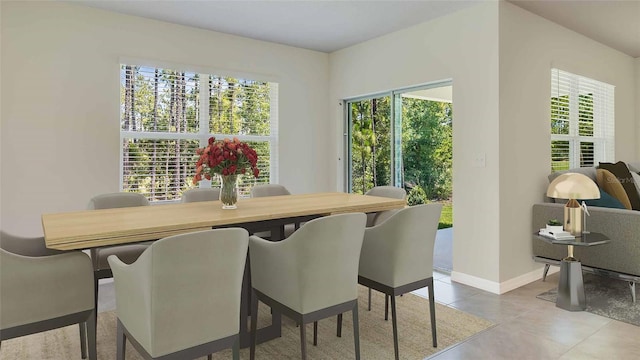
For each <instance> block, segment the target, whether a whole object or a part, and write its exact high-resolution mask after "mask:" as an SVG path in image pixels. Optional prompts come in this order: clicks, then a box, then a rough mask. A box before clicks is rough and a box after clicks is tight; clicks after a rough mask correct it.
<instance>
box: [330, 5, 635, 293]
mask: <svg viewBox="0 0 640 360" xmlns="http://www.w3.org/2000/svg"><path fill="white" fill-rule="evenodd" d="M635 62H636V61H635V60H634V59H633V58H631V57H629V56H627V55H625V54H622V53H620V52H618V51H616V50H613V49H611V48H608V47H606V46H604V45H602V44H599V43H597V42H595V41H593V40H590V39H588V38H586V37H584V36H581V35H579V34H577V33H575V32H573V31H570V30H567V29H565V28H563V27H560V26H558V25H556V24H554V23H552V22H549V21H547V20H544V19H543V18H541V17H538V16H536V15H533V14H531V13H529V12H526V11H524V10H522V9H520V8H518V7H516V6H514V5H512V4H509V3H506V2H495V3H493V2H492V3H485V4H479V5H476V6H475V7H472V8H469V9H465V10H461V11H459V12H457V13H454V14H452V15H449V16H446V17H442V18H439V19H436V20H433V21H430V22H427V23H423V24H420V25H418V26H415V27H412V28H410V29H405V30H402V31H398V32H396V33H393V34H389V35H386V36H383V37H380V38H377V39H374V40H371V41H368V42H365V43H362V44H358V45H356V46H353V47H350V48H348V49H344V50H342V51H339V52H336V53H333V54H331V57H330V74H331V82H330V86H331V91H330V105H331V107H332V109H333V121H332V127H333V129H332V133H333V134H335V135H334V136H335V138H336V139H338V140H339V141H340V142H339V143H338V144H337V145H336V152H335V155H334V156H335V159H337V158H339V157H342V156H343V153H342V151H343V144H342V143H341V141H342V136H341V135H342V132H343V123H342V122H343V113H342V111H343V109H342V108H341V107H340V106H338V105H337V104H338V102H339V101H340V100H341V99H344V98H349V97H354V96H358V95H364V94H369V93H376V92H380V91H384V90H389V89H395V88H400V87H405V86H410V85H416V84H421V83H427V82H433V81H438V80H442V79H453V103H454V113H453V119H454V120H453V124H454V125H453V126H454V130H453V146H454V150H453V192H454V203H453V208H454V224H455V226H454V247H453V257H454V259H453V273H452V279H453V280H454V281H459V282H463V283H467V284H471V285H473V286H476V287H480V288H483V289H485V290H489V291H493V292H496V293H502V292H505V291H509V290H511V289H513V288H515V287H518V286H521V285H523V284H525V283H527V282H529V281H532V280H534V279H535V278H539V277H540V275H541V271H539V267H540V265H537V264H535V263H534V262H533V261H532V260H531V241H532V239H531V206H532V204H534V203H536V202H540V201H542V195H543V194H544V191H545V189H546V184H547V180H546V176H547V175H548V172H549V164H550V151H549V143H550V134H549V132H550V131H549V129H550V125H549V94H550V86H551V85H550V69H551V67H559V68H562V69H565V70H568V71H571V72H574V73H577V74H581V75H584V76H588V77H591V78H594V79H597V80H601V81H604V82H607V83H610V84H613V85H615V86H616V99H615V100H616V107H615V112H616V158H617V159H622V160H635V159H636V158H637V156H636V149H637V148H638V144H637V141H636V134H637V133H638V129H637V127H636V120H635V116H636V115H635V113H636V110H635V105H634V98H637V94H636V90H635V87H636V85H635V84H634V82H635V81H636V80H635V79H636V75H635V72H634V67H635V66H637V65H635ZM639 121H640V119H639ZM477 154H485V155H486V167H484V168H478V167H474V163H473V159H474V157H475V156H476V155H477ZM343 168H344V165H343V163H342V162H341V161H335V164H334V169H335V172H336V176H335V177H334V181H335V187H336V188H337V189H342V186H343V185H342V181H343V176H344V171H343Z"/></svg>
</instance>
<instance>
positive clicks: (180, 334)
mask: <svg viewBox="0 0 640 360" xmlns="http://www.w3.org/2000/svg"><path fill="white" fill-rule="evenodd" d="M248 242H249V233H248V232H247V231H246V230H244V229H240V228H229V229H216V230H206V231H199V232H193V233H187V234H181V235H175V236H170V237H167V238H164V239H161V240H158V241H156V242H155V243H153V244H152V245H151V246H150V247H149V249H147V250H146V251H145V252H144V253H143V254H142V255H141V256H140V258H138V260H137V261H136V262H135V263H133V264H132V265H129V266H130V267H131V270H133V268H135V273H128V274H127V273H122V272H119V268H118V266H114V263H113V261H112V259H113V257H110V258H109V262H110V264H111V268H112V271H113V273H114V279H115V286H116V308H117V312H118V318H119V319H120V321H122V323H123V324H124V326H125V327H126V328H127V329H128V330H129V331H130V332H131V333H132V335H133V336H134V337H135V338H136V339H137V340H138V342H140V344H141V345H142V346H143V347H144V348H145V349H147V351H148V352H149V353H150V354H151V355H152V356H154V357H157V356H161V355H164V354H169V353H172V352H175V351H179V350H183V349H186V348H190V347H192V346H194V344H201V343H206V342H210V341H213V340H217V339H221V338H224V337H227V336H231V335H235V334H238V332H239V326H240V325H239V321H238V318H239V316H240V293H241V287H242V278H243V275H244V267H245V261H246V258H247V249H248ZM124 275H127V276H132V277H137V278H138V279H139V280H140V285H141V286H142V289H139V290H137V289H135V288H134V289H129V288H127V286H126V280H125V281H121V279H120V278H119V277H120V276H124ZM134 287H135V286H134ZM134 296H135V297H138V298H137V299H132V297H134ZM141 301H143V302H141ZM136 305H140V306H136ZM145 314H148V316H145Z"/></svg>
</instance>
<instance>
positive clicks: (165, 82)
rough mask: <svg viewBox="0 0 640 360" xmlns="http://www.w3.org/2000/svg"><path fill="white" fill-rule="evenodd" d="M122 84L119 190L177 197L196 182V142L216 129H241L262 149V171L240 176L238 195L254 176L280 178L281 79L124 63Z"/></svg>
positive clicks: (224, 133) (228, 132) (230, 133)
mask: <svg viewBox="0 0 640 360" xmlns="http://www.w3.org/2000/svg"><path fill="white" fill-rule="evenodd" d="M120 89H121V95H120V123H121V128H120V138H121V149H122V156H121V166H120V179H121V189H122V191H129V192H137V193H142V194H144V195H145V196H147V198H148V199H149V200H150V201H164V200H175V199H179V198H180V197H181V194H182V192H183V191H184V190H186V189H188V188H190V187H192V186H193V185H191V181H192V179H193V176H194V173H195V163H196V161H197V155H196V148H198V147H202V146H205V145H206V144H207V140H208V138H209V137H211V136H215V137H216V139H222V138H224V137H234V136H236V137H238V138H239V139H240V140H241V141H244V142H247V143H248V144H249V145H251V146H252V147H253V148H254V149H255V150H256V152H257V153H258V167H259V168H260V176H259V178H258V179H253V178H252V177H243V178H242V179H241V182H240V191H241V196H243V195H244V196H246V195H248V193H249V190H250V188H251V186H252V185H253V184H255V183H269V182H277V179H276V178H275V176H276V175H277V165H278V159H277V148H278V134H277V125H278V122H277V120H278V117H277V104H278V86H277V84H276V83H271V82H261V81H254V80H248V79H239V78H233V77H225V76H219V75H212V74H203V73H199V72H193V71H192V72H190V71H183V70H169V69H161V68H154V67H146V66H135V65H121V71H120ZM218 182H219V180H218V179H212V180H211V181H207V180H203V181H201V182H200V187H209V186H218V185H219V183H218Z"/></svg>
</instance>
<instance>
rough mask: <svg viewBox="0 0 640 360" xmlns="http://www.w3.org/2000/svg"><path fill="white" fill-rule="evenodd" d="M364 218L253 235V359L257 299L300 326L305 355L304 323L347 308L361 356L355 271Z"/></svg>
mask: <svg viewBox="0 0 640 360" xmlns="http://www.w3.org/2000/svg"><path fill="white" fill-rule="evenodd" d="M365 223H366V216H365V215H364V214H363V213H351V214H341V215H332V216H327V217H322V218H318V219H315V220H311V221H308V222H307V223H305V225H303V226H302V227H301V228H300V230H298V231H296V232H295V233H293V234H292V235H291V236H290V237H288V238H287V239H284V240H282V241H278V242H271V241H267V240H264V239H262V238H259V237H257V236H251V237H250V239H249V255H250V259H251V260H250V267H251V283H252V285H251V286H252V287H253V289H252V296H251V314H255V316H252V317H251V349H250V358H251V360H253V359H255V350H256V327H257V318H258V301H262V302H263V303H265V304H267V305H268V306H270V307H271V308H272V310H273V311H277V312H280V313H282V314H284V315H286V316H288V317H290V318H291V319H293V320H294V321H296V322H297V323H298V324H299V326H300V346H301V352H302V359H306V356H307V352H306V329H305V328H306V324H308V323H310V322H313V323H314V326H313V330H314V331H313V333H314V334H313V343H314V345H316V344H317V329H318V324H317V321H318V320H321V319H324V318H326V317H329V316H332V315H337V314H341V313H343V312H346V311H349V310H350V311H351V312H352V315H353V327H354V329H353V336H354V344H355V355H356V359H360V343H359V334H358V284H357V272H358V265H357V264H358V261H359V258H360V250H361V248H362V239H363V234H364V229H365Z"/></svg>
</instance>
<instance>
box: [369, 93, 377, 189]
mask: <svg viewBox="0 0 640 360" xmlns="http://www.w3.org/2000/svg"><path fill="white" fill-rule="evenodd" d="M377 112H378V102H377V100H376V99H371V132H372V134H373V137H372V139H373V144H371V173H372V175H373V179H372V180H373V186H376V185H378V177H377V176H376V174H377V171H376V170H377V166H376V142H377V140H378V139H377V137H376V117H377V116H376V114H377Z"/></svg>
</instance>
